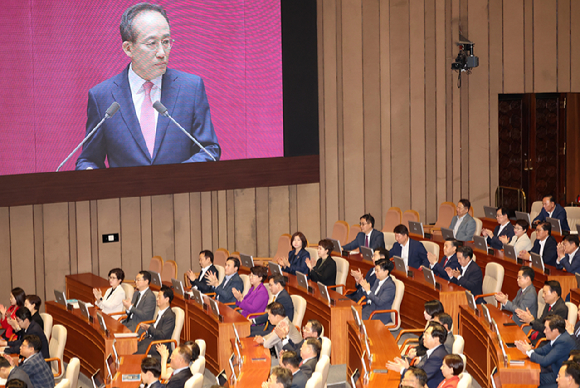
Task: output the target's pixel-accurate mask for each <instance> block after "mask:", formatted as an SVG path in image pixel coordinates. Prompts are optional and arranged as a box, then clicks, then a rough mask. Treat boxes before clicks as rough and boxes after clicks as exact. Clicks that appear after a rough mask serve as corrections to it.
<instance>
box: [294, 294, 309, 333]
mask: <svg viewBox="0 0 580 388" xmlns="http://www.w3.org/2000/svg"><path fill="white" fill-rule="evenodd" d="M290 298H292V305H293V306H294V319H292V324H293V325H294V326H296V328H297V329H298V331H300V330H301V328H302V320H303V319H304V314H305V313H306V304H307V302H306V299H304V298H303V297H302V296H300V295H290Z"/></svg>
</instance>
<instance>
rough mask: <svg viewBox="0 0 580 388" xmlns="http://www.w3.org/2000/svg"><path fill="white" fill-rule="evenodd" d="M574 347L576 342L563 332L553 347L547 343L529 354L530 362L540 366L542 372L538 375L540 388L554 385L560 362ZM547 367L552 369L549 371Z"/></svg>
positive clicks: (565, 358)
mask: <svg viewBox="0 0 580 388" xmlns="http://www.w3.org/2000/svg"><path fill="white" fill-rule="evenodd" d="M575 347H576V341H574V339H573V338H572V336H570V334H568V332H566V331H565V332H563V333H562V334H560V336H559V337H558V338H556V340H555V341H554V344H553V345H550V343H549V342H548V343H547V344H546V345H544V346H541V347H539V348H538V349H535V350H534V351H533V352H532V354H530V360H532V361H533V362H535V363H537V364H540V366H541V367H542V372H541V373H540V384H541V385H542V386H543V385H547V384H555V383H556V377H557V376H558V372H559V371H560V367H561V366H562V362H564V361H566V360H567V359H568V357H569V356H570V350H572V349H574V348H575ZM549 367H552V370H551V371H550V369H549Z"/></svg>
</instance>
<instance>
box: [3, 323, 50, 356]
mask: <svg viewBox="0 0 580 388" xmlns="http://www.w3.org/2000/svg"><path fill="white" fill-rule="evenodd" d="M29 334H34V335H36V336H38V338H40V342H42V347H41V348H40V351H41V352H42V357H44V358H50V352H49V350H50V349H49V347H48V341H47V339H46V336H45V335H44V330H43V329H42V328H41V327H40V325H39V324H38V323H36V322H35V321H30V325H29V326H28V329H26V330H24V329H20V330H19V331H18V332H17V333H16V335H17V338H16V340H14V341H8V346H9V348H7V349H6V350H5V351H4V353H6V354H20V345H22V338H24V336H25V335H29Z"/></svg>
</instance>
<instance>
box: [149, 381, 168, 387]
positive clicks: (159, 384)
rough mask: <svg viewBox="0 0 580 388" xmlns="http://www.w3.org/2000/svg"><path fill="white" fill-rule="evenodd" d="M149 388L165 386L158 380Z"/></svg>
mask: <svg viewBox="0 0 580 388" xmlns="http://www.w3.org/2000/svg"><path fill="white" fill-rule="evenodd" d="M147 388H165V384H162V383H161V382H160V381H159V380H157V381H156V382H154V383H153V384H151V385H149V386H147Z"/></svg>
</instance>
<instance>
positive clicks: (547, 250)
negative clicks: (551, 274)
mask: <svg viewBox="0 0 580 388" xmlns="http://www.w3.org/2000/svg"><path fill="white" fill-rule="evenodd" d="M557 248H558V243H557V242H556V239H555V238H554V237H552V236H548V238H547V239H546V244H545V245H544V255H543V256H542V259H543V260H544V264H547V265H551V266H554V267H555V266H556V259H557V258H558V251H557ZM530 252H534V253H537V254H538V255H539V254H540V240H538V239H536V241H534V246H533V247H532V250H531V251H530Z"/></svg>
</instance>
